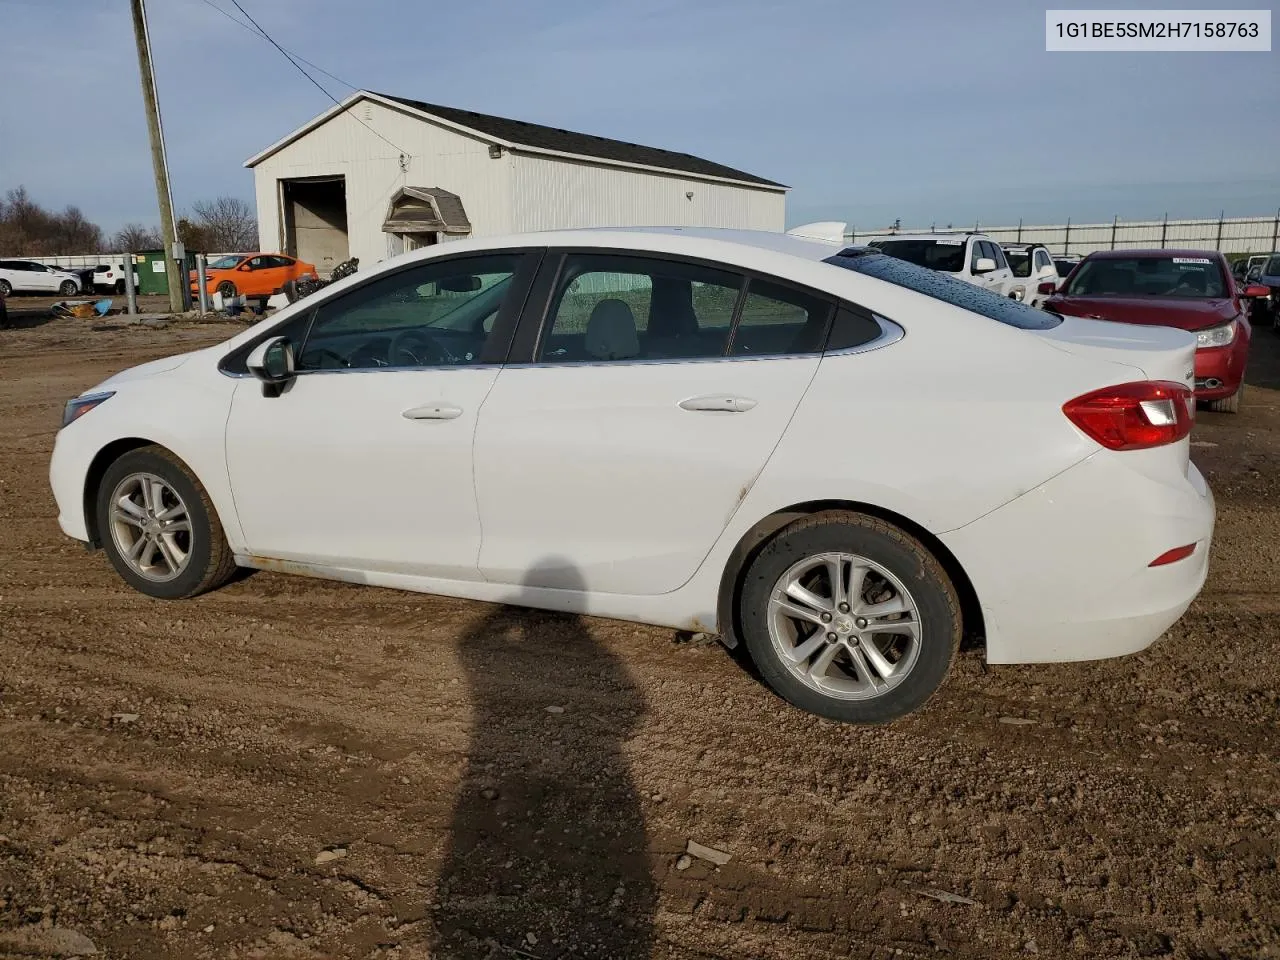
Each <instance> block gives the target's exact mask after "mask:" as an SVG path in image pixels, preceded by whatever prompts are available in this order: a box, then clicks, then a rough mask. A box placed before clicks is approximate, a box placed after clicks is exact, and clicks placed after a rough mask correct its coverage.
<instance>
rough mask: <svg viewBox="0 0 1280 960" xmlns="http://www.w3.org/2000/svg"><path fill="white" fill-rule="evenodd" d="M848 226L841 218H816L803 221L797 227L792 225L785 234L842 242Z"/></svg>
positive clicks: (829, 241)
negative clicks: (808, 221) (812, 221)
mask: <svg viewBox="0 0 1280 960" xmlns="http://www.w3.org/2000/svg"><path fill="white" fill-rule="evenodd" d="M848 226H849V224H848V223H846V222H845V221H843V220H818V221H816V222H814V223H804V224H801V225H800V226H798V227H792V228H791V229H790V230H788V231H787V236H789V237H803V238H804V239H806V240H822V241H824V242H826V243H840V244H843V243H844V235H845V228H846V227H848Z"/></svg>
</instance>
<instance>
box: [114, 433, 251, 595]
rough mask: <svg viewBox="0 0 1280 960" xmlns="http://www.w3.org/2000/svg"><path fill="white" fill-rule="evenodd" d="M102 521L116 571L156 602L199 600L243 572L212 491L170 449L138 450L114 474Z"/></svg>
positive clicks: (151, 448)
mask: <svg viewBox="0 0 1280 960" xmlns="http://www.w3.org/2000/svg"><path fill="white" fill-rule="evenodd" d="M97 516H98V531H99V535H100V536H101V538H102V545H103V548H104V549H105V551H106V553H107V556H108V557H109V558H110V560H111V565H112V566H114V567H115V568H116V572H117V573H119V574H120V576H121V577H122V578H123V579H124V581H125V582H126V583H128V584H129V585H130V586H131V587H133V588H134V589H135V590H138V591H139V592H141V593H145V594H146V595H147V596H149V597H157V598H159V599H162V600H176V599H179V598H182V597H194V596H196V595H197V594H200V593H204V592H205V591H207V590H213V589H215V588H217V587H220V586H222V585H223V584H224V583H226V582H227V580H228V579H230V577H231V575H232V573H234V572H235V559H234V557H233V556H232V553H231V547H230V546H229V545H228V544H227V540H226V537H225V536H224V534H223V532H222V524H221V522H220V521H219V520H218V514H217V511H216V510H214V508H213V503H212V501H211V500H210V499H209V494H208V492H207V491H206V490H205V488H204V486H203V485H202V484H201V483H200V481H199V480H198V479H197V478H196V477H195V475H194V474H193V473H192V472H191V471H190V469H188V467H187V466H186V464H184V463H183V462H182V461H181V460H179V459H178V458H177V457H176V456H174V455H173V454H172V453H170V452H169V451H168V450H166V449H164V448H163V447H158V446H147V447H140V448H138V449H137V450H131V451H130V452H128V453H126V454H125V455H124V456H122V457H121V458H120V459H119V460H117V461H116V462H115V463H113V464H112V465H111V466H110V467H108V468H107V472H106V474H105V475H104V476H103V478H102V483H101V485H100V486H99V487H98V495H97Z"/></svg>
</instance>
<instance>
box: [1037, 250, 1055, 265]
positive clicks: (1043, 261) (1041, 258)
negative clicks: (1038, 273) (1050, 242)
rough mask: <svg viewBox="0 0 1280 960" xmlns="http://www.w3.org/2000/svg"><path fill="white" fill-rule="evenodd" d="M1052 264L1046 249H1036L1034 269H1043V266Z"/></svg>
mask: <svg viewBox="0 0 1280 960" xmlns="http://www.w3.org/2000/svg"><path fill="white" fill-rule="evenodd" d="M1052 265H1053V264H1052V261H1050V260H1049V253H1048V251H1046V250H1037V251H1036V269H1037V270H1043V269H1044V268H1045V267H1049V266H1052Z"/></svg>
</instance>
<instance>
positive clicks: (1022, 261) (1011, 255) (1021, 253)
mask: <svg viewBox="0 0 1280 960" xmlns="http://www.w3.org/2000/svg"><path fill="white" fill-rule="evenodd" d="M1004 256H1005V259H1006V260H1008V261H1009V269H1010V270H1012V271H1013V275H1014V276H1015V277H1029V276H1031V254H1030V253H1028V252H1027V251H1026V250H1006V251H1005V252H1004Z"/></svg>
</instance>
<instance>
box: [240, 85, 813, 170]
mask: <svg viewBox="0 0 1280 960" xmlns="http://www.w3.org/2000/svg"><path fill="white" fill-rule="evenodd" d="M362 99H364V100H373V101H375V102H381V103H383V104H386V105H388V106H392V107H398V108H402V109H407V110H409V111H411V112H413V113H416V114H418V115H419V116H423V117H424V118H433V119H435V120H436V121H438V122H442V123H443V124H444V125H446V126H450V127H453V128H455V129H460V130H462V131H465V132H469V133H472V134H475V135H477V136H479V137H480V138H481V139H484V140H487V141H489V142H491V143H494V144H496V145H498V146H502V147H506V148H508V149H514V150H516V151H528V152H533V153H545V154H551V155H554V156H560V157H565V158H569V159H580V160H595V161H603V162H605V163H609V164H612V165H620V166H629V167H642V168H646V169H653V170H661V171H665V172H670V173H684V174H689V175H692V176H695V177H700V178H707V179H713V180H724V181H729V182H732V183H739V184H745V185H748V186H754V187H761V188H764V189H767V190H785V189H787V186H786V184H782V183H778V182H777V181H775V180H768V179H766V178H764V177H758V176H756V175H755V174H752V173H747V172H745V171H743V170H738V169H736V168H734V167H729V166H725V165H724V164H722V163H715V162H713V161H711V160H704V159H703V158H701V157H695V156H693V155H691V154H688V153H677V152H675V151H672V150H663V149H661V148H659V147H646V146H642V145H641V144H638V143H627V142H626V141H624V140H613V139H610V138H608V137H597V136H593V135H592V134H589V133H575V132H574V131H572V130H562V129H560V128H558V127H548V126H544V125H542V124H540V123H528V122H526V121H524V120H512V119H509V118H507V117H497V116H493V115H491V114H487V113H476V112H475V111H473V110H462V109H459V108H457V107H446V106H441V105H440V104H435V103H426V102H424V101H422V100H410V99H408V98H406V97H396V96H392V95H391V94H386V93H375V92H373V91H369V90H360V91H357V92H356V93H354V94H352V95H351V96H349V97H347V98H346V100H344V101H343V102H342V103H341V104H338V105H336V106H334V107H332V108H330V109H329V110H327V111H325V112H324V113H322V114H321V115H320V116H318V117H316V118H315V119H314V120H312V121H310V122H309V123H307V124H305V125H304V126H302V127H300V128H299V129H297V130H295V131H294V132H293V133H291V134H289V135H288V136H287V137H285V138H284V139H282V140H280V141H278V142H276V143H274V144H272V145H271V146H270V147H268V148H267V149H266V150H263V151H262V152H261V153H259V154H257V155H255V156H253V157H250V158H249V159H248V160H247V161H245V166H246V167H253V166H256V165H257V164H259V163H261V162H262V161H263V160H265V159H267V157H269V156H271V155H272V154H274V153H276V152H277V151H278V150H281V149H283V148H284V147H286V146H287V145H288V144H290V143H292V142H293V141H294V140H297V139H298V138H299V137H302V136H304V135H305V134H307V133H309V132H310V131H311V130H313V129H315V128H316V127H318V126H319V125H320V124H322V123H324V122H326V121H327V120H329V119H330V118H331V117H333V116H336V115H337V114H339V113H341V112H343V111H345V110H346V109H348V108H349V107H350V106H351V105H352V104H354V103H356V102H358V101H359V100H362Z"/></svg>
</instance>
